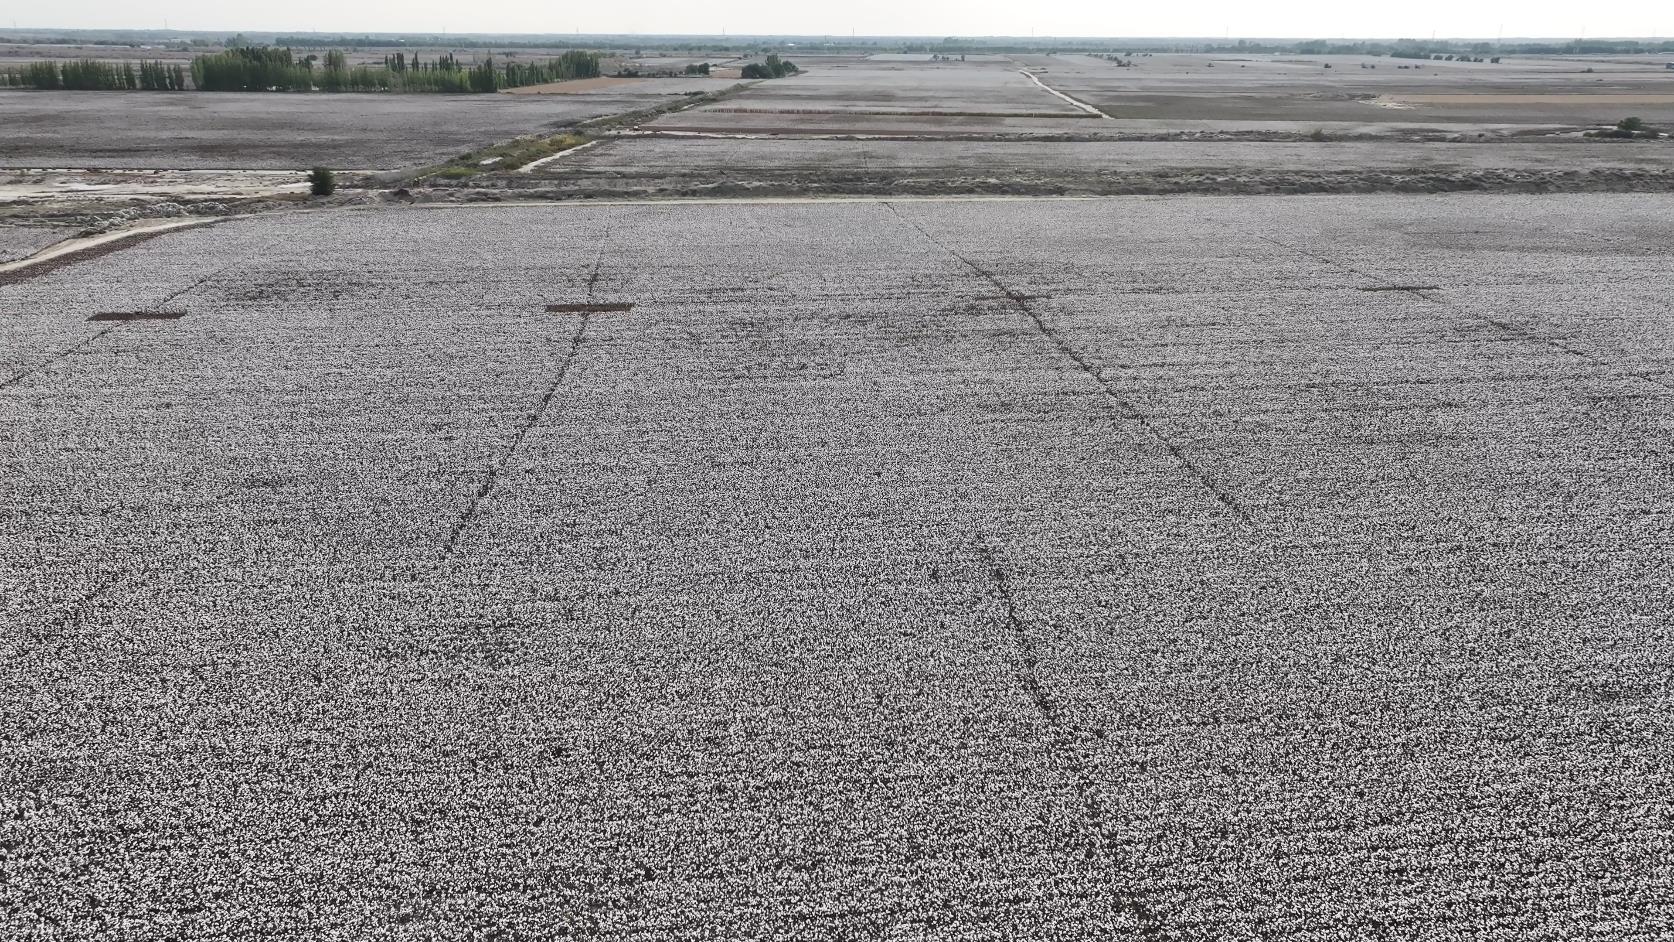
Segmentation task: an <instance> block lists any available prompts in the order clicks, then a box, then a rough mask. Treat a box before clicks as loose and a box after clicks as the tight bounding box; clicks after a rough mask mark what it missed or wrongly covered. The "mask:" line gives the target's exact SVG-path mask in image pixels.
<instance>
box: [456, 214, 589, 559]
mask: <svg viewBox="0 0 1674 942" xmlns="http://www.w3.org/2000/svg"><path fill="white" fill-rule="evenodd" d="M604 257H605V246H604V243H602V242H601V243H600V244H599V255H598V257H597V258H595V259H594V260H593V268H592V270H591V271H589V272H588V273H587V300H589V301H591V300H593V296H594V295H595V294H596V293H597V287H598V283H599V271H600V269H601V268H602V267H603V266H604ZM592 322H593V312H592V311H583V312H582V313H581V318H580V322H579V323H578V324H577V325H576V328H575V333H574V334H573V335H572V336H571V337H570V348H569V350H567V351H565V353H564V358H563V360H561V361H559V363H558V375H556V376H554V377H553V378H552V382H551V384H549V385H548V386H547V387H546V392H545V394H543V395H542V396H541V398H540V399H539V400H538V401H537V402H536V403H535V407H534V408H533V409H531V410H530V411H529V414H528V415H527V416H525V417H524V419H523V422H522V423H521V424H520V425H518V427H517V430H516V431H515V432H513V433H512V437H511V441H510V442H508V443H507V444H506V447H505V449H504V450H502V451H501V453H500V456H499V457H498V458H496V459H495V460H494V461H493V463H491V464H490V465H489V466H488V469H487V471H486V473H485V474H484V476H483V481H482V483H481V484H479V485H477V489H476V491H475V492H474V493H473V494H472V495H471V499H470V501H469V502H467V503H466V505H465V509H464V511H463V512H461V513H460V515H459V519H458V520H456V521H454V524H453V529H452V530H450V531H448V537H447V540H446V541H445V542H444V543H443V544H442V559H443V560H447V559H450V558H452V556H453V553H454V550H455V549H456V548H457V547H458V546H459V539H460V537H461V536H463V535H464V534H465V529H466V528H467V527H469V526H470V525H471V523H472V521H474V520H476V518H477V516H478V515H479V514H480V513H481V512H482V504H483V501H485V500H487V499H488V497H489V495H491V494H493V493H494V490H495V488H496V487H498V486H499V483H500V476H501V475H502V474H504V473H505V471H506V465H508V464H510V463H511V460H512V458H514V457H516V456H517V452H518V451H519V450H520V449H521V448H522V447H523V440H524V439H526V438H528V437H529V433H530V431H532V430H533V429H534V427H535V426H536V425H537V424H538V423H539V422H540V420H541V418H542V417H543V416H545V415H546V413H547V410H548V409H550V408H551V407H552V400H553V399H555V398H557V396H558V390H559V389H560V388H561V387H562V386H563V385H564V379H565V378H566V377H568V376H569V375H570V366H571V365H572V364H573V363H575V358H576V354H577V353H578V352H580V350H581V345H582V343H584V342H585V341H586V339H587V327H588V325H589V324H591V323H592Z"/></svg>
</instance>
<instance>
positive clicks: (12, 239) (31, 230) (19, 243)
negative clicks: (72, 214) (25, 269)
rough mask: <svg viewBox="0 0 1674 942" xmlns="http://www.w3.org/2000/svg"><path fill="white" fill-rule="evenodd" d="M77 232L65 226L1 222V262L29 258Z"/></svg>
mask: <svg viewBox="0 0 1674 942" xmlns="http://www.w3.org/2000/svg"><path fill="white" fill-rule="evenodd" d="M75 234H76V230H74V229H70V228H67V227H64V226H14V225H7V224H5V223H0V264H5V263H6V262H15V261H17V260H19V259H23V258H28V257H29V256H31V255H34V254H35V253H36V252H39V251H40V250H42V249H45V248H50V247H51V246H52V245H53V244H54V243H57V242H61V241H63V240H65V239H68V238H70V237H71V236H73V235H75Z"/></svg>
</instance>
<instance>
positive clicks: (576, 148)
mask: <svg viewBox="0 0 1674 942" xmlns="http://www.w3.org/2000/svg"><path fill="white" fill-rule="evenodd" d="M604 140H605V138H602V137H596V138H594V139H592V140H590V141H588V142H587V143H585V144H577V145H576V146H574V147H570V148H566V149H564V150H561V151H559V152H558V153H556V154H549V155H547V156H545V157H542V158H541V159H540V160H534V161H530V162H529V163H526V164H524V165H523V166H521V167H518V168H517V169H516V170H513V171H512V173H530V172H531V171H533V170H534V169H535V168H536V167H541V166H545V165H546V164H549V163H552V162H553V161H555V160H560V159H562V158H564V157H566V156H568V155H570V154H574V153H578V152H580V151H584V150H586V149H587V148H589V147H594V146H597V145H598V144H599V143H600V142H601V141H604Z"/></svg>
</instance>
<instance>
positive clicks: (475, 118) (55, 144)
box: [0, 80, 713, 170]
mask: <svg viewBox="0 0 1674 942" xmlns="http://www.w3.org/2000/svg"><path fill="white" fill-rule="evenodd" d="M712 81H713V80H712ZM608 91H609V90H605V91H602V92H596V93H593V94H584V95H563V96H550V95H529V96H524V95H353V94H343V95H333V94H324V93H318V94H311V95H305V94H296V95H286V94H278V93H262V92H256V93H250V94H241V93H230V92H213V93H190V92H188V93H177V94H159V93H145V92H34V91H0V114H4V115H5V133H3V134H0V167H29V168H58V167H98V168H128V169H133V168H155V169H164V170H190V169H215V168H231V169H246V170H255V169H274V170H280V169H283V170H291V169H296V168H305V167H311V166H317V165H321V164H324V165H326V166H329V167H334V168H338V169H351V170H385V169H396V168H402V167H413V166H420V165H424V164H428V163H435V162H437V161H439V160H441V159H445V158H447V157H451V156H453V155H455V154H458V153H460V152H463V151H468V150H470V149H472V148H474V147H479V146H481V145H484V144H489V143H493V142H494V141H498V140H503V139H506V138H511V137H516V136H518V135H520V134H532V133H535V132H537V131H541V130H543V129H552V128H556V127H559V126H561V125H564V124H568V123H571V122H575V121H579V120H583V119H586V118H594V117H598V116H600V115H607V114H615V113H619V112H625V111H632V110H635V109H638V108H644V107H646V106H648V105H651V104H656V103H657V102H658V101H676V100H679V98H680V97H681V94H680V93H679V92H677V91H672V90H671V91H668V92H666V93H664V94H662V95H658V96H651V97H647V96H641V95H636V94H609V93H608Z"/></svg>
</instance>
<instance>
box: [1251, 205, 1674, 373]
mask: <svg viewBox="0 0 1674 942" xmlns="http://www.w3.org/2000/svg"><path fill="white" fill-rule="evenodd" d="M1257 238H1259V239H1261V240H1262V241H1263V242H1266V243H1268V244H1270V245H1274V246H1277V247H1279V248H1281V249H1285V250H1286V251H1290V252H1295V253H1296V254H1298V255H1302V256H1305V257H1307V258H1311V259H1314V260H1315V261H1318V262H1323V263H1324V264H1326V265H1330V266H1332V267H1334V268H1340V269H1342V270H1343V271H1346V272H1350V273H1352V274H1355V275H1359V276H1360V277H1362V278H1366V279H1369V280H1371V281H1376V282H1381V286H1380V287H1379V288H1377V289H1371V290H1382V291H1394V292H1402V293H1406V294H1411V295H1413V296H1414V297H1417V298H1422V299H1423V300H1425V301H1428V302H1429V303H1431V304H1433V305H1436V306H1437V307H1444V308H1447V309H1448V310H1450V311H1453V312H1454V313H1457V314H1462V315H1464V316H1465V317H1467V318H1470V319H1471V320H1474V321H1478V322H1480V323H1483V324H1487V325H1489V326H1490V327H1493V328H1494V329H1496V330H1499V331H1501V332H1502V333H1504V334H1506V335H1507V336H1509V337H1513V338H1516V339H1518V340H1522V341H1526V342H1530V343H1535V344H1540V345H1543V346H1546V347H1549V348H1551V349H1553V350H1557V351H1559V352H1561V353H1566V354H1568V355H1570V356H1572V357H1575V358H1577V359H1580V360H1585V361H1586V362H1587V363H1589V364H1591V365H1592V366H1594V367H1597V368H1598V369H1601V370H1604V371H1606V372H1607V373H1608V372H1609V371H1610V370H1611V369H1612V367H1613V366H1614V364H1612V363H1611V362H1610V361H1608V360H1606V359H1604V358H1603V357H1600V356H1599V355H1597V354H1595V353H1593V352H1592V351H1591V350H1587V349H1585V348H1583V347H1577V346H1573V345H1571V344H1567V343H1564V342H1563V341H1561V340H1559V339H1557V338H1555V337H1548V336H1546V335H1545V334H1542V333H1539V332H1537V331H1534V330H1531V329H1529V328H1527V327H1524V326H1523V325H1521V324H1515V323H1512V322H1511V321H1504V320H1500V319H1499V318H1497V317H1490V316H1488V315H1487V314H1483V313H1480V312H1478V311H1473V310H1471V309H1470V308H1466V307H1461V306H1459V305H1457V304H1454V303H1453V302H1452V301H1449V300H1448V299H1446V298H1442V297H1437V296H1435V295H1433V294H1431V293H1430V292H1432V291H1434V290H1439V289H1436V288H1434V287H1432V286H1429V285H1403V284H1399V283H1397V282H1395V281H1392V280H1390V279H1388V278H1385V277H1384V276H1382V275H1379V274H1377V273H1376V272H1370V271H1366V270H1364V269H1360V268H1356V267H1354V266H1353V265H1350V264H1348V263H1347V262H1343V261H1339V260H1338V259H1336V258H1333V257H1332V256H1330V255H1326V254H1325V253H1323V252H1316V251H1313V250H1312V249H1305V248H1302V247H1301V246H1297V245H1291V244H1289V243H1285V242H1281V241H1279V240H1278V239H1274V238H1271V237H1269V236H1257ZM1624 375H1625V376H1627V377H1631V378H1633V379H1637V380H1640V381H1641V382H1644V383H1648V384H1650V385H1652V386H1656V387H1658V388H1660V389H1663V390H1665V391H1668V392H1674V383H1671V382H1669V381H1668V380H1665V379H1662V378H1661V377H1658V376H1654V375H1651V374H1649V373H1642V372H1637V371H1634V370H1628V371H1627V372H1626V373H1625V374H1624Z"/></svg>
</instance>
